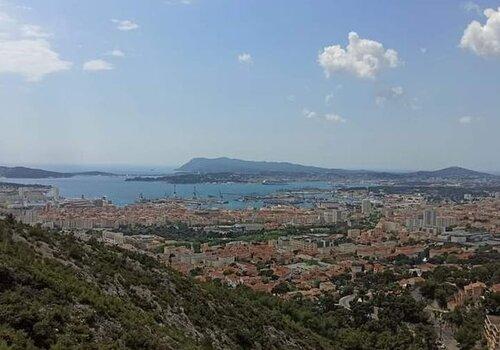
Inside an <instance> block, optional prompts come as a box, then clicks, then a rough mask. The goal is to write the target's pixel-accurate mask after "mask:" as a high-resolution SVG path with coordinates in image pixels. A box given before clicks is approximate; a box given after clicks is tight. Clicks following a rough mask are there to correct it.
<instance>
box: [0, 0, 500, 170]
mask: <svg viewBox="0 0 500 350" xmlns="http://www.w3.org/2000/svg"><path fill="white" fill-rule="evenodd" d="M499 7H500V2H498V1H481V2H480V1H477V2H458V1H444V0H442V1H377V2H375V1H314V2H311V1H295V0H282V1H249V0H247V1H236V0H225V1H223V0H191V1H188V0H184V1H182V0H170V1H164V0H148V1H125V0H108V1H93V0H86V1H73V0H58V1H56V0H43V1H42V0H33V1H29V0H26V1H22V2H16V1H6V0H0V105H1V109H0V125H1V134H2V137H1V138H0V162H1V163H4V164H31V165H37V164H38V165H43V164H80V165H89V166H90V165H94V166H95V165H97V166H99V165H101V166H109V165H111V164H130V165H132V164H134V165H149V164H151V165H177V164H181V163H183V162H185V161H187V160H188V159H189V158H191V157H197V156H206V157H217V156H229V157H236V158H243V159H254V160H280V161H292V162H298V163H303V164H311V165H319V166H328V167H339V168H369V169H436V168H440V167H446V166H451V165H460V166H465V167H470V168H474V169H481V170H489V171H498V170H500V138H499V130H500V105H499V101H500V98H499V96H500V46H499V45H500V10H498V8H499ZM487 9H490V10H489V12H488V10H487ZM485 10H487V14H488V16H486V15H485V13H484V11H485ZM474 21H476V22H477V23H475V22H474ZM471 23H472V24H471ZM349 33H351V34H349ZM350 40H351V41H350ZM350 43H351V47H350V49H349V48H347V47H346V46H347V45H349V44H350Z"/></svg>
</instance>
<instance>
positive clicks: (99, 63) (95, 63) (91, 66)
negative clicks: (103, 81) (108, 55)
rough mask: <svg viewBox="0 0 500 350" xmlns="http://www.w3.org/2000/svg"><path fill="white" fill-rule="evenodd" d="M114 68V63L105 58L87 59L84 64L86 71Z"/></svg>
mask: <svg viewBox="0 0 500 350" xmlns="http://www.w3.org/2000/svg"><path fill="white" fill-rule="evenodd" d="M112 69H114V67H113V65H112V64H111V63H109V62H106V61H104V60H91V61H87V62H85V63H84V64H83V70H85V71H91V72H95V71H101V70H112Z"/></svg>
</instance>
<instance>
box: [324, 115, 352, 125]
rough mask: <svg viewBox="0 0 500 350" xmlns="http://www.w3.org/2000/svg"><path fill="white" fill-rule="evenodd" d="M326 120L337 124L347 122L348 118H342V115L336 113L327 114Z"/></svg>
mask: <svg viewBox="0 0 500 350" xmlns="http://www.w3.org/2000/svg"><path fill="white" fill-rule="evenodd" d="M325 120H327V121H329V122H332V123H336V124H340V123H345V122H346V121H347V119H345V118H342V117H341V116H340V115H338V114H334V113H332V114H326V115H325Z"/></svg>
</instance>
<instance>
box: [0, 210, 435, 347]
mask: <svg viewBox="0 0 500 350" xmlns="http://www.w3.org/2000/svg"><path fill="white" fill-rule="evenodd" d="M380 306H381V307H380V312H379V319H378V320H377V321H375V320H370V319H369V318H367V317H366V312H364V309H363V308H359V309H356V307H354V308H353V311H352V312H350V311H347V310H344V309H342V308H339V307H337V306H335V305H333V303H329V302H328V300H327V299H326V300H323V301H320V302H319V303H310V302H307V301H290V302H285V301H281V300H280V299H278V298H276V297H273V296H271V295H266V294H261V293H255V292H252V291H251V290H249V289H247V288H245V287H238V288H235V289H231V288H229V287H225V286H222V285H220V284H219V283H217V282H214V283H209V284H199V283H197V282H194V281H193V280H192V279H188V278H185V277H183V276H180V275H179V274H178V273H176V272H174V271H172V270H170V269H168V268H167V267H165V266H164V265H163V264H161V263H160V262H159V261H157V260H156V259H155V258H153V257H150V256H147V255H145V254H142V253H136V252H132V251H128V250H124V249H120V248H116V247H109V246H105V245H103V244H102V243H99V242H97V240H95V239H90V240H89V241H86V242H84V241H81V240H79V239H77V238H75V237H74V236H72V235H69V234H62V233H60V232H53V231H46V230H43V229H40V228H32V227H28V226H25V225H21V224H19V223H16V222H14V221H13V220H12V219H7V220H0V349H2V350H3V349H39V348H41V349H428V348H432V346H433V345H432V344H433V334H432V331H431V329H430V328H429V325H427V324H426V319H425V317H424V315H423V314H422V305H419V304H417V303H415V302H414V301H413V299H411V298H408V297H407V296H403V297H402V298H391V299H388V300H385V301H381V304H380Z"/></svg>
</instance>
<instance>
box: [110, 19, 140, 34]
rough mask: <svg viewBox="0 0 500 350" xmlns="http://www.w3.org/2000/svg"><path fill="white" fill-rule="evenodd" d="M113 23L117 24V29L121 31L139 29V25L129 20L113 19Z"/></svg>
mask: <svg viewBox="0 0 500 350" xmlns="http://www.w3.org/2000/svg"><path fill="white" fill-rule="evenodd" d="M111 22H113V23H116V29H118V30H121V31H129V30H134V29H137V28H139V25H138V24H137V23H135V22H134V21H131V20H128V19H124V20H120V19H112V20H111Z"/></svg>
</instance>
